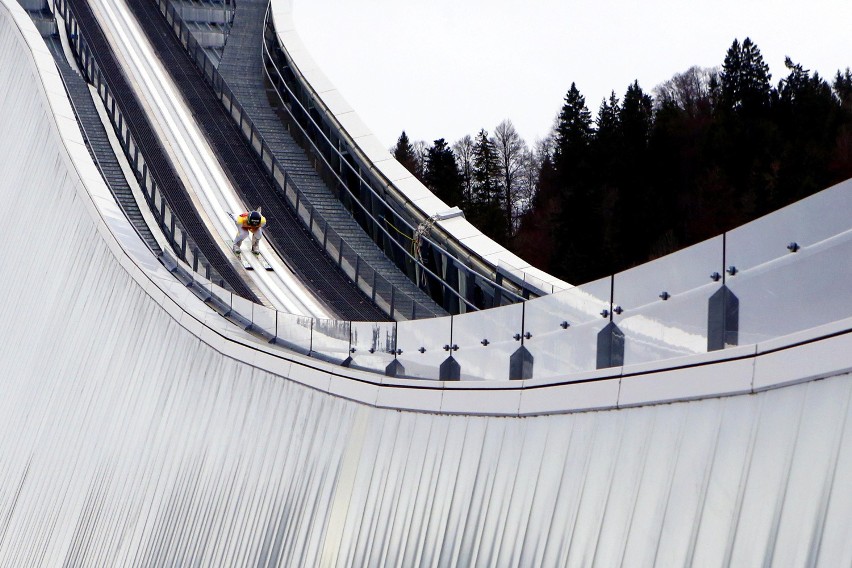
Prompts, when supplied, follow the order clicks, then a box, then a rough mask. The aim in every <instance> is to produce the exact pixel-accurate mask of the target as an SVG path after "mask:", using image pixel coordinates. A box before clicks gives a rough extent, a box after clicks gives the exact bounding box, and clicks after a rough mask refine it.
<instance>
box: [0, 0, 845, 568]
mask: <svg viewBox="0 0 852 568" xmlns="http://www.w3.org/2000/svg"><path fill="white" fill-rule="evenodd" d="M0 85H2V90H1V91H0V92H2V93H3V97H2V99H0V203H2V207H3V210H5V211H7V212H8V214H7V219H9V220H10V222H7V223H4V224H3V225H2V228H0V240H2V242H3V243H4V245H5V249H6V252H5V254H4V255H3V260H2V263H3V268H2V272H0V299H2V300H0V318H1V319H0V321H2V329H3V341H2V342H0V368H2V373H0V393H2V396H0V434H2V435H0V565H4V566H39V565H41V566H54V565H60V564H63V565H65V564H67V565H81V566H88V565H113V566H127V565H145V566H160V565H189V564H192V565H219V566H226V565H236V564H256V565H280V566H297V565H299V566H384V565H394V566H413V565H418V566H421V565H422V566H589V565H593V564H594V565H598V566H612V565H632V566H648V565H657V566H672V565H702V566H703V565H712V566H718V565H735V566H754V565H758V564H762V565H769V564H773V565H793V566H801V565H823V566H848V565H850V564H852V543H850V541H849V539H848V523H849V519H850V518H852V490H850V489H849V488H850V487H852V420H850V419H849V418H850V411H852V409H850V400H852V380H850V376H849V373H850V369H852V331H850V330H852V320H850V319H848V318H842V319H839V320H837V321H830V322H827V323H824V324H822V325H820V326H818V327H816V328H811V329H807V330H803V331H801V332H799V333H797V334H792V335H785V336H784V337H781V338H776V339H773V340H767V341H763V342H758V343H754V344H750V345H741V346H739V347H733V348H731V349H726V350H723V351H721V352H712V353H705V354H698V355H693V356H686V357H681V358H678V359H670V360H666V361H658V362H656V363H645V364H638V365H633V366H631V365H624V366H621V367H618V368H617V369H604V370H600V371H594V372H588V373H573V374H571V373H568V374H566V375H564V376H562V377H554V378H551V379H549V380H536V379H532V380H527V381H490V382H482V381H480V382H475V381H461V382H457V383H453V384H451V383H441V382H437V381H417V380H412V379H408V380H406V379H392V378H388V377H383V376H381V375H377V374H372V373H366V372H360V371H356V370H353V369H349V368H345V367H341V366H339V365H333V364H330V363H324V362H322V361H317V360H316V359H312V358H308V357H303V356H301V355H297V354H293V353H290V352H288V351H285V350H282V349H280V348H277V347H274V346H269V345H266V344H263V343H262V342H259V341H258V340H257V339H256V338H255V337H254V336H252V335H250V334H248V333H246V332H245V331H243V330H242V329H241V328H240V327H237V326H235V325H233V324H231V323H230V322H229V321H227V320H225V319H224V318H222V317H221V316H219V315H218V314H217V313H215V312H214V311H212V310H211V309H210V308H208V307H207V306H206V305H205V304H204V303H203V302H202V301H201V300H200V299H199V298H198V297H197V296H196V295H194V294H192V293H190V292H188V291H187V288H186V286H184V285H183V284H181V283H180V282H177V281H176V280H175V279H174V278H173V276H172V275H171V274H170V273H169V272H168V271H167V270H166V269H165V268H164V267H163V265H162V264H160V262H159V261H158V260H157V259H156V258H154V257H153V255H152V254H151V253H150V252H149V251H148V249H147V248H145V247H144V245H143V244H142V243H141V241H140V240H139V238H138V237H137V235H136V234H135V232H134V231H133V229H132V228H131V226H130V225H129V223H128V222H127V221H126V220H125V218H124V217H123V215H122V214H121V212H120V211H119V210H118V208H117V206H116V205H115V203H114V201H113V200H112V198H111V196H110V194H109V191H108V189H107V188H106V186H105V185H104V183H103V181H102V179H101V177H100V175H99V173H98V171H97V169H96V168H95V165H94V164H93V163H92V161H91V159H90V158H89V155H88V153H87V151H86V148H85V146H84V144H83V142H82V138H81V135H80V132H79V130H78V128H77V124H76V121H75V119H74V115H73V112H72V109H71V106H70V104H69V102H68V100H67V98H66V97H65V94H64V90H63V85H62V83H61V80H60V78H59V76H58V74H57V72H56V71H55V68H54V64H53V61H52V59H51V56H50V54H49V53H48V51H47V49H46V48H45V47H44V44H43V42H42V40H41V38H40V36H39V34H38V32H37V31H36V29H35V28H34V27H33V25H32V23H31V22H30V20H29V19H28V17H27V16H26V14H25V13H24V12H23V11H22V10H21V9H20V8H19V7H18V6H17V5H16V4H15V3H14V2H12V1H10V0H2V4H0ZM833 191H834V192H835V194H837V192H840V194H841V195H843V194H847V195H848V193H849V192H850V191H852V187H850V185H849V184H845V185H843V186H840V187H839V188H834V189H833ZM846 213H847V214H848V210H847V211H846ZM836 239H839V240H841V241H843V242H845V240H844V239H843V238H842V235H841V236H839V237H836ZM842 250H848V249H842ZM802 258H803V259H805V260H806V258H808V257H802ZM844 259H845V261H846V262H847V263H848V259H849V256H845V257H840V258H838V261H840V260H844ZM805 260H803V261H800V262H805ZM791 262H792V263H793V264H792V270H796V268H797V267H798V266H799V265H797V264H796V261H795V260H794V261H791ZM846 270H848V268H846ZM801 272H803V273H805V272H809V271H807V270H802V271H801ZM813 276H814V277H820V275H819V274H817V275H813ZM821 277H822V278H832V277H833V276H832V275H831V274H823V275H821ZM837 286H838V289H840V288H839V286H840V285H839V284H837ZM843 286H845V287H848V281H846V282H845V283H843ZM793 292H794V291H791V292H790V293H791V294H792V293H793ZM838 302H839V306H840V308H842V309H841V310H840V311H841V312H842V311H843V310H846V311H848V309H849V306H848V305H847V304H848V302H849V298H848V296H847V297H841V298H840V299H839V300H837V299H834V300H831V301H830V302H829V303H833V304H834V305H833V307H834V309H836V308H837V307H838ZM744 319H745V318H744ZM742 323H745V322H741V324H742Z"/></svg>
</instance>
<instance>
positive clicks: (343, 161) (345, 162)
mask: <svg viewBox="0 0 852 568" xmlns="http://www.w3.org/2000/svg"><path fill="white" fill-rule="evenodd" d="M268 15H269V7H268V6H267V20H268ZM267 23H268V22H267ZM263 55H265V56H266V59H265V60H268V61H269V63H270V64H271V65H272V67H273V69H275V73H276V74H277V75H278V78H279V79H281V84H282V85H283V86H284V88H285V89H287V92H288V93H289V94H290V96H291V97H292V98H293V100H294V101H295V102H296V104H298V105H299V107H300V108H301V109H302V111H304V113H305V116H306V117H307V118H308V120H310V121H311V123H312V124H313V125H314V126H315V127H316V129H317V133H318V134H319V136H321V137H322V138H323V139H324V140H325V141H326V142H327V143H328V145H329V147H330V148H332V151H334V152H335V153H336V154H337V156H338V157H339V158H340V160H341V164H342V165H345V166H346V167H347V168H348V169H349V171H350V172H352V174H354V175H355V177H357V178H358V180H359V181H360V182H362V183H363V184H364V185H365V186H366V188H367V189H368V190H369V191H370V193H371V195H372V196H374V197H376V198H377V199H379V200H381V202H382V203H384V204H385V205H387V206H388V210H389V211H391V212H392V213H394V215H395V216H396V217H395V219H396V220H398V221H399V222H401V223H402V224H403V225H405V227H406V228H408V229H409V230H411V231H412V232H416V231H417V227H416V226H414V225H413V224H411V223H410V222H409V221H408V220H407V219H406V218H405V217H402V216H400V215H399V214H397V213H396V211H394V210H393V204H392V203H389V202H388V201H387V200H386V199H385V198H384V197H383V196H381V195H379V194H378V193H377V192H376V191H375V190H374V189H373V187H372V186H371V185H370V181H369V180H368V179H365V178H364V177H363V176H362V175H361V172H360V171H359V170H357V169H355V168H354V167H352V164H350V163H349V161H348V160H346V159H345V158H344V156H343V154H341V153H340V152H339V151H338V150H337V149H336V148H334V144H332V141H331V139H330V138H329V137H328V136H326V134H325V132H324V131H323V129H322V127H321V126H320V125H319V124H317V122H316V121H315V120H314V119H313V118H312V117H311V115H310V112H309V111H308V109H306V108H305V106H304V105H303V104H302V101H301V100H300V99H299V97H298V96H297V95H296V93H294V92H293V90H292V89H290V87H289V86H288V85H287V82H286V80H285V79H284V77H283V76H282V75H281V70H280V69H279V68H278V66H277V65H275V63H274V61H273V59H272V55H271V54H270V53H269V48H268V46H267V45H266V42H264V44H263ZM264 71H265V72H266V76H267V78H268V79H269V80H270V83H271V84H272V87H273V88H274V89H275V93H276V95H278V100H280V101H281V103H282V104H283V105H284V108H285V109H286V110H287V113H288V114H289V115H290V116H291V117H292V118H293V120H294V121H295V122H296V124H297V125H298V126H299V129H300V130H301V131H302V132H303V133H304V134H305V135H306V137H307V139H308V141H309V142H310V144H311V146H313V149H314V150H316V152H317V154H318V157H319V158H320V159H321V160H322V161H323V163H324V164H325V165H326V166H327V167H328V168H329V172H330V173H331V174H332V175H334V177H335V178H336V179H337V181H339V182H340V183H341V185H342V186H343V188H344V189H345V190H346V192H347V193H348V194H349V196H350V197H351V198H352V199H353V200H354V201H355V202H357V203H358V206H359V207H360V208H361V210H362V211H363V212H364V213H365V214H366V215H368V216H369V217H370V218H371V219H372V220H374V221H376V223H377V228H378V229H379V230H380V231H383V232H384V233H385V234H387V235H388V236H390V233H389V232H388V231H387V230H385V229H384V228H383V226H382V225H381V223H378V220H377V219H376V218H375V217H374V216H373V215H372V214H371V213H370V212H369V211H367V209H366V208H365V207H364V205H363V204H362V203H361V202H360V200H359V199H358V198H357V197H356V196H355V195H354V194H353V193H352V191H351V190H350V189H349V186H348V184H346V182H345V181H344V180H343V179H342V178H341V177H340V176H339V175H338V174H337V172H336V171H334V168H332V166H331V164H330V163H329V162H328V160H327V159H326V158H325V155H324V154H323V153H322V150H321V149H320V148H319V147H318V146H317V145H316V143H315V142H314V141H313V139H312V138H311V137H310V135H309V134H308V132H307V131H306V130H305V129H304V127H303V126H302V125H301V123H299V121H298V119H297V118H296V117H295V116H294V115H293V113H292V111H291V110H290V108H289V107H288V106H287V105H286V103H285V101H284V97H283V96H282V95H281V92H280V91H279V90H278V86H277V84H276V83H275V82H274V81H272V77H270V75H269V71H268V70H267V69H266V67H265V66H264ZM421 238H422V239H423V240H424V241H426V242H428V243H429V245H430V246H431V247H433V248H435V249H437V250H438V251H440V252H442V253H443V254H445V255H446V256H447V258H450V259H452V260H456V261H458V262H462V260H461V259H459V258H458V257H457V256H455V255H453V254H452V253H450V252H449V251H448V250H447V249H446V248H444V247H442V246H441V245H439V244H438V243H437V242H435V241H434V240H432V239H430V238H429V237H428V236H425V235H423V236H422V237H421ZM412 258H413V257H412ZM418 264H420V265H421V266H422V263H419V262H418ZM424 268H425V267H424ZM426 270H428V269H426ZM480 276H481V277H483V278H488V276H486V275H482V274H480ZM441 281H442V282H446V281H445V280H443V279H442V280H441ZM489 281H490V282H491V283H492V284H493V285H494V286H495V287H498V288H499V289H500V290H501V292H503V293H505V294H507V295H508V296H509V297H510V298H512V299H513V300H515V301H518V302H523V301H524V300H525V298H523V297H522V296H520V295H519V294H517V293H515V292H514V291H513V290H510V289H509V288H506V287H505V286H503V285H502V284H500V283H498V282H494V281H493V280H491V279H490V278H489Z"/></svg>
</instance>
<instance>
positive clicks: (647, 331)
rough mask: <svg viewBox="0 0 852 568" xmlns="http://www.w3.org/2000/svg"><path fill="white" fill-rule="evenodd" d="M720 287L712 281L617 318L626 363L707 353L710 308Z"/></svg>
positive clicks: (615, 319)
mask: <svg viewBox="0 0 852 568" xmlns="http://www.w3.org/2000/svg"><path fill="white" fill-rule="evenodd" d="M720 289H721V284H719V283H716V282H710V283H708V284H705V285H704V286H700V287H698V288H693V289H692V290H688V291H686V292H682V293H680V294H677V295H676V296H672V297H671V298H669V299H668V300H666V301H663V300H662V299H658V300H657V301H656V302H654V303H651V304H646V305H645V306H642V307H641V308H637V309H635V310H625V311H624V312H623V313H622V314H621V315H620V316H619V315H615V316H614V320H613V321H614V322H615V323H616V325H618V328H619V329H620V330H621V332H622V333H623V334H624V364H625V365H631V364H634V363H643V362H647V361H659V360H662V359H670V358H672V357H680V356H683V355H693V354H695V353H706V352H707V348H708V344H707V331H708V322H707V318H708V305H709V301H710V297H711V296H712V295H713V294H715V293H716V292H718V291H719V290H720Z"/></svg>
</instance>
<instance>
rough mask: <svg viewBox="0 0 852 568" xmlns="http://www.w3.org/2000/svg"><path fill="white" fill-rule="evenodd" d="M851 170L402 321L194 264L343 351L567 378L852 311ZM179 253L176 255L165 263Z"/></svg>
mask: <svg viewBox="0 0 852 568" xmlns="http://www.w3.org/2000/svg"><path fill="white" fill-rule="evenodd" d="M848 211H852V180H850V181H847V182H844V183H843V184H840V185H838V186H835V187H833V188H831V189H828V190H826V191H824V192H822V193H820V194H817V195H815V196H812V197H810V198H808V199H806V200H803V201H801V202H799V203H796V204H794V205H791V206H789V207H787V208H785V209H782V210H780V211H777V212H775V213H773V214H771V215H768V216H766V217H763V218H761V219H758V220H756V221H754V222H752V223H749V224H747V225H744V226H742V227H739V228H737V229H735V230H733V231H730V232H728V233H725V234H723V235H720V236H718V237H715V238H712V239H709V240H707V241H704V242H702V243H699V244H697V245H694V246H692V247H689V248H687V249H684V250H682V251H679V252H677V253H674V254H671V255H669V256H666V257H663V258H660V259H658V260H655V261H653V262H649V263H647V264H644V265H642V266H638V267H636V268H633V269H630V270H627V271H624V272H620V273H618V274H615V275H612V276H609V277H606V278H602V279H600V280H597V281H595V282H590V283H588V284H585V285H583V286H577V287H575V288H571V289H569V290H565V291H561V292H556V293H554V294H550V295H548V296H544V297H541V298H536V299H533V300H529V301H526V302H523V303H518V304H512V305H508V306H504V307H501V308H495V309H491V310H481V311H478V312H473V313H469V314H463V315H456V316H449V317H443V318H432V319H424V320H418V321H401V322H391V323H386V322H381V323H374V322H348V321H343V322H341V321H331V320H314V319H311V318H305V317H300V316H294V315H292V314H285V313H281V312H277V311H275V310H271V309H269V308H265V307H263V306H258V305H255V304H252V303H251V302H248V301H246V300H244V299H242V298H240V297H239V296H237V295H235V294H232V293H230V292H227V291H225V290H223V289H221V288H219V287H218V286H216V285H215V284H212V283H210V282H209V281H206V280H205V279H203V278H201V277H198V276H197V275H191V274H189V273H187V274H186V275H185V276H184V277H183V279H184V281H185V282H184V283H185V285H187V286H190V287H191V288H193V289H195V290H197V292H196V293H198V294H199V295H200V296H201V297H202V298H203V299H205V301H208V303H210V304H211V305H213V307H214V308H216V309H218V311H219V312H220V313H222V314H223V315H226V317H229V318H231V319H232V321H234V322H235V323H238V324H239V325H241V326H242V327H244V328H245V329H247V330H249V331H252V332H253V333H255V334H257V335H258V336H259V337H262V338H263V339H264V340H266V341H269V342H272V343H275V344H279V345H282V346H285V347H287V348H289V349H293V350H295V351H297V352H300V353H304V354H308V355H310V356H313V357H317V358H320V359H323V360H325V361H330V362H333V363H335V364H340V365H345V366H348V367H353V368H358V369H363V370H366V371H372V372H376V373H381V374H385V375H388V376H394V377H411V378H419V379H430V380H444V381H451V380H478V381H481V380H517V379H541V380H548V379H558V378H560V377H564V376H566V375H569V374H574V373H582V372H587V371H594V370H597V369H605V368H612V367H621V366H624V365H634V364H639V363H652V362H656V361H662V360H666V359H672V358H676V357H680V356H684V355H694V354H699V353H708V352H711V351H718V350H723V349H726V348H731V347H734V346H737V345H747V344H754V343H759V342H764V341H767V340H769V339H773V338H776V337H779V336H783V335H788V334H791V333H795V332H798V331H803V330H806V329H810V328H813V327H816V326H819V325H823V324H827V323H831V322H834V321H837V320H841V319H844V318H848V317H852V286H849V284H848V283H849V282H850V281H852V262H850V259H852V224H850V221H849V218H848ZM167 266H168V264H167Z"/></svg>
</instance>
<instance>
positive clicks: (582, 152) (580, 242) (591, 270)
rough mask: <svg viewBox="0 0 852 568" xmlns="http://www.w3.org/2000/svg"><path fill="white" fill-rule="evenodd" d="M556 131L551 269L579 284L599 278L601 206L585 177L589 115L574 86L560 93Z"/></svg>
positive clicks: (587, 158)
mask: <svg viewBox="0 0 852 568" xmlns="http://www.w3.org/2000/svg"><path fill="white" fill-rule="evenodd" d="M555 131H556V132H555V134H556V136H555V138H556V146H555V151H554V166H555V169H556V179H557V183H558V192H559V195H558V198H557V203H558V206H557V207H556V208H555V210H554V215H555V219H554V220H553V221H552V226H553V233H554V242H556V243H559V247H560V251H559V254H558V255H557V256H556V257H555V258H554V261H553V269H554V271H555V272H556V274H557V275H559V276H561V277H564V278H567V279H568V280H569V281H573V282H577V283H582V282H587V281H589V280H592V279H593V278H595V277H596V276H597V275H598V272H597V270H598V269H599V265H598V263H599V262H600V259H599V256H598V252H599V250H600V247H601V242H600V241H601V239H600V232H601V231H600V229H601V228H600V222H599V219H600V211H601V205H600V203H598V202H596V200H595V199H594V197H593V196H592V191H593V186H592V183H591V179H590V178H591V173H592V171H591V167H590V158H591V148H590V144H591V141H592V132H593V130H592V117H591V113H590V112H589V109H588V108H587V107H586V98H585V97H584V96H583V95H581V94H580V91H579V90H578V89H577V86H576V85H575V84H574V83H571V88H570V89H569V90H568V93H567V94H566V95H565V102H564V104H563V105H562V109H561V111H560V113H559V118H558V119H557V124H556V129H555Z"/></svg>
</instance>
